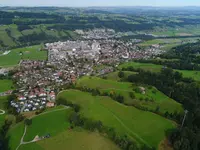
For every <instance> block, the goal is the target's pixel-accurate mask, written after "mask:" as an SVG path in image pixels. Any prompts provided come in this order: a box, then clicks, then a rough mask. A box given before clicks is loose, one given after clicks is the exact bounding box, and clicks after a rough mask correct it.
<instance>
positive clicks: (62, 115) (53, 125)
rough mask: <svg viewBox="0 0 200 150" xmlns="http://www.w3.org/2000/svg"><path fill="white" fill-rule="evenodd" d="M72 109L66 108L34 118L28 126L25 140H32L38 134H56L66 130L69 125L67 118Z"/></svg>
mask: <svg viewBox="0 0 200 150" xmlns="http://www.w3.org/2000/svg"><path fill="white" fill-rule="evenodd" d="M70 111H71V110H70V109H69V110H65V109H64V110H60V111H56V112H50V113H48V114H45V115H41V116H38V117H35V118H33V120H32V122H33V123H32V125H31V126H28V128H27V133H26V135H25V137H24V141H31V140H33V139H34V137H35V136H36V135H38V136H40V137H41V136H44V135H46V134H48V133H50V134H51V135H52V136H55V135H56V134H58V133H60V132H62V131H64V130H66V129H67V128H68V127H69V122H67V118H68V114H69V112H70ZM42 122H43V123H42Z"/></svg>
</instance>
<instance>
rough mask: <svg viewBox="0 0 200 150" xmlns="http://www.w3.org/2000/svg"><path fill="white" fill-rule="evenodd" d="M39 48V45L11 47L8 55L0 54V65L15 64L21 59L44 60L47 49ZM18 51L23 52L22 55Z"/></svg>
mask: <svg viewBox="0 0 200 150" xmlns="http://www.w3.org/2000/svg"><path fill="white" fill-rule="evenodd" d="M39 49H40V45H35V46H30V47H24V48H17V49H13V50H11V52H10V53H9V54H8V55H4V56H0V67H11V66H16V65H18V63H19V62H20V60H22V59H30V60H46V59H47V51H39ZM20 52H22V53H23V55H22V56H20Z"/></svg>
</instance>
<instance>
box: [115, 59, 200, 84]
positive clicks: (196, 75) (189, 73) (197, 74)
mask: <svg viewBox="0 0 200 150" xmlns="http://www.w3.org/2000/svg"><path fill="white" fill-rule="evenodd" d="M130 66H133V67H134V68H136V69H137V68H141V69H143V70H146V71H151V72H160V71H161V69H162V65H156V64H151V63H138V62H128V63H124V64H122V65H120V66H119V67H118V68H119V69H122V68H127V67H130ZM174 71H178V72H180V73H182V75H183V77H190V78H193V79H194V80H197V81H200V71H195V70H177V69H174Z"/></svg>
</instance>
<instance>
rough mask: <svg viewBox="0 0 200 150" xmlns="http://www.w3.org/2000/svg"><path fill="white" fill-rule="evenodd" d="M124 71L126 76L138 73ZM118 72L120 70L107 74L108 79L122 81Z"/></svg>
mask: <svg viewBox="0 0 200 150" xmlns="http://www.w3.org/2000/svg"><path fill="white" fill-rule="evenodd" d="M123 72H124V78H127V77H128V76H130V75H132V74H136V73H137V72H132V71H123ZM118 73H119V71H116V72H111V73H109V74H107V75H106V79H108V80H114V81H120V80H121V78H120V77H119V76H118Z"/></svg>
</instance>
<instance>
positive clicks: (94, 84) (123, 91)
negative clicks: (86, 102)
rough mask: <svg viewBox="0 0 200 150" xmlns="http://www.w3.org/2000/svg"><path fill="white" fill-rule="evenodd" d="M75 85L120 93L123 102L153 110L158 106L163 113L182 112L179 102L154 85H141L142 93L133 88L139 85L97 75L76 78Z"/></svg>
mask: <svg viewBox="0 0 200 150" xmlns="http://www.w3.org/2000/svg"><path fill="white" fill-rule="evenodd" d="M77 86H78V87H84V86H86V87H89V88H92V89H96V88H97V89H99V90H100V91H101V92H108V93H113V92H114V93H116V94H120V95H122V96H124V101H125V104H128V105H134V106H138V107H144V108H148V109H149V110H151V111H154V110H155V109H156V108H157V107H159V111H160V112H161V113H165V112H166V111H168V112H170V113H174V112H182V106H181V104H179V103H177V102H176V101H174V100H172V99H170V98H169V97H167V96H166V95H164V94H163V93H161V92H160V91H158V90H157V89H156V88H154V87H147V86H142V87H144V88H145V94H142V93H138V92H135V91H134V90H133V89H135V88H139V87H140V86H136V85H134V84H131V83H128V82H116V81H112V80H105V79H101V78H97V77H83V78H81V79H80V80H78V82H77ZM130 92H133V93H134V95H135V98H134V99H133V98H131V97H130V96H129V95H130V94H129V93H130ZM146 99H148V100H146ZM150 100H152V101H150Z"/></svg>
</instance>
